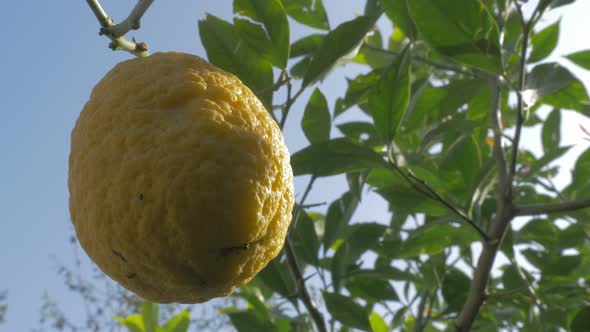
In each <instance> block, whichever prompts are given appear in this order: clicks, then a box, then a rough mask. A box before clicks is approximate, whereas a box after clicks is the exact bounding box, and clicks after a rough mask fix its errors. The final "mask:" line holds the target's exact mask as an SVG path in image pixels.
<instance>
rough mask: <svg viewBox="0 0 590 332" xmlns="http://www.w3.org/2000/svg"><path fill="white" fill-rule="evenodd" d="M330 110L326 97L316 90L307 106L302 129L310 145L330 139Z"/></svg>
mask: <svg viewBox="0 0 590 332" xmlns="http://www.w3.org/2000/svg"><path fill="white" fill-rule="evenodd" d="M330 122H331V119H330V110H329V109H328V101H327V100H326V97H325V96H324V94H323V93H322V91H320V89H319V88H316V89H315V90H314V91H313V94H312V95H311V97H310V98H309V101H308V102H307V106H305V111H304V112H303V119H302V120H301V129H302V130H303V133H304V134H305V137H307V139H308V140H309V142H310V143H312V144H315V143H320V142H324V141H327V140H329V139H330V127H331V123H330Z"/></svg>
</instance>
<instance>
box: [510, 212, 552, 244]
mask: <svg viewBox="0 0 590 332" xmlns="http://www.w3.org/2000/svg"><path fill="white" fill-rule="evenodd" d="M558 234H559V229H558V228H557V226H555V225H554V224H553V222H551V220H549V219H533V220H531V221H529V222H528V223H527V224H526V225H525V226H524V227H523V228H521V229H520V230H519V231H518V232H515V236H514V239H515V241H516V242H518V243H527V242H529V243H532V242H536V243H538V244H540V245H542V246H544V247H545V248H546V249H548V250H551V248H553V246H554V245H555V241H556V240H557V236H558Z"/></svg>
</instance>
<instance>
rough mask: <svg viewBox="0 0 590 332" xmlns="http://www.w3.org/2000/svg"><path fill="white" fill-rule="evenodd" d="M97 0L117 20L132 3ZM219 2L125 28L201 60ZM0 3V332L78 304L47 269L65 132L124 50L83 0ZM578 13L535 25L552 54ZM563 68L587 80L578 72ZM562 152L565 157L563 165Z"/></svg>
mask: <svg viewBox="0 0 590 332" xmlns="http://www.w3.org/2000/svg"><path fill="white" fill-rule="evenodd" d="M324 2H325V5H326V7H327V8H328V14H329V18H330V23H331V25H332V26H333V27H334V26H336V25H337V24H338V23H339V22H342V21H344V20H348V19H351V18H353V17H354V15H355V14H357V13H360V12H362V9H363V6H364V1H361V0H355V1H353V0H345V1H343V0H325V1H324ZM102 3H103V6H104V7H105V9H106V10H107V12H108V13H109V14H111V15H112V16H113V17H114V18H115V19H116V20H117V21H118V20H120V19H121V18H123V17H124V16H126V15H127V13H128V11H129V10H130V8H131V7H132V6H133V5H134V4H135V1H132V0H128V1H121V0H118V1H114V0H109V1H107V0H104V1H102ZM231 3H232V2H231V1H230V0H218V1H189V0H176V1H156V2H155V4H154V5H153V6H152V7H151V8H150V10H149V11H148V13H147V15H146V16H145V18H144V20H143V21H142V28H141V30H140V31H138V32H135V33H132V34H131V35H132V36H135V37H137V39H138V40H140V41H146V42H147V43H148V45H149V47H150V50H151V51H152V52H155V51H166V50H178V51H185V52H190V53H194V54H197V55H200V56H203V57H206V54H205V52H204V50H203V48H202V46H201V44H200V41H199V39H198V31H197V20H198V19H200V18H202V17H204V15H205V13H206V12H209V13H213V14H215V15H217V16H221V17H223V18H226V19H228V18H230V17H231ZM0 10H1V11H0V12H2V13H3V14H4V15H3V16H4V17H3V18H2V20H1V21H0V37H1V40H2V46H1V48H2V52H0V75H2V76H1V78H0V101H1V109H0V112H1V114H2V120H1V121H0V152H1V153H2V161H1V162H0V291H2V290H8V304H9V309H8V313H7V322H6V323H5V324H4V325H0V331H25V330H29V329H30V328H33V327H36V326H37V320H38V318H39V315H38V312H39V307H40V305H41V296H42V294H43V292H44V291H48V292H49V293H50V295H52V296H53V297H54V298H56V299H57V300H58V301H59V302H60V304H61V305H62V307H63V308H64V309H65V310H66V311H68V312H72V313H76V312H79V309H78V306H79V304H80V303H79V302H78V301H77V300H76V297H74V296H72V294H71V293H70V292H68V290H67V289H66V287H65V286H64V284H63V280H62V279H61V278H60V277H59V276H58V275H57V273H56V266H57V265H56V262H55V260H54V259H53V258H52V257H56V258H57V259H58V260H59V261H61V262H64V263H66V264H69V263H71V262H72V259H73V258H72V251H71V247H70V245H69V242H68V241H69V237H70V236H71V235H72V227H71V226H70V221H69V212H68V192H67V170H68V153H69V140H70V132H71V129H72V127H73V126H74V123H75V120H76V118H77V115H78V113H79V112H80V110H81V108H82V107H83V105H84V103H85V102H86V99H87V98H88V96H89V93H90V90H91V89H92V87H93V86H94V84H95V83H96V82H97V81H98V80H99V79H100V78H101V77H102V76H103V75H104V74H105V73H106V72H107V71H108V70H109V69H110V68H112V66H113V65H114V64H115V63H117V62H119V61H121V60H124V59H128V58H129V57H130V55H129V54H127V53H124V52H112V51H110V50H109V49H108V48H107V47H106V46H107V44H108V40H107V39H106V38H103V37H99V36H98V35H97V32H98V23H97V21H96V19H95V18H94V16H93V15H92V12H91V11H90V9H89V8H88V7H87V4H86V2H85V1H65V2H62V1H38V0H37V1H33V0H21V1H3V2H2V3H1V4H0ZM588 13H590V2H589V1H582V0H579V1H578V2H577V3H576V4H574V5H572V6H569V7H567V8H566V9H565V10H561V11H559V12H558V13H556V14H554V15H551V16H549V17H548V18H547V19H546V21H545V22H544V23H543V24H548V23H552V22H554V21H555V20H556V19H558V18H559V16H560V15H561V16H562V25H561V39H560V45H559V49H558V51H557V52H555V53H556V54H567V53H570V52H573V51H575V50H581V49H590V40H589V39H588V37H587V34H586V33H584V31H586V32H587V31H589V29H590V27H589V25H590V22H588V21H587V15H588ZM384 27H386V28H388V27H387V25H384ZM310 31H311V30H309V29H306V28H303V27H301V26H299V25H294V26H293V27H292V36H293V38H294V39H297V38H298V37H300V36H302V35H303V34H306V33H309V32H310ZM553 58H554V59H558V57H555V56H553ZM568 67H570V68H572V70H575V72H576V74H578V75H579V76H580V77H581V78H582V79H583V80H584V82H585V84H586V86H587V87H588V86H590V73H588V72H581V71H580V70H579V69H577V68H575V67H573V66H568ZM358 70H359V67H358V66H354V65H349V66H347V67H345V69H344V70H339V71H338V72H336V73H335V74H334V75H332V76H330V77H329V78H328V79H327V80H326V81H325V82H324V83H323V84H322V86H321V87H322V89H323V91H324V92H325V94H326V96H327V97H328V99H329V100H330V105H333V100H334V98H335V97H337V96H339V95H340V94H341V93H342V91H343V89H344V86H345V85H344V80H343V78H344V77H351V76H353V75H354V74H355V73H357V72H358ZM307 95H308V94H306V95H304V96H303V97H302V98H301V101H300V102H299V103H297V104H295V107H294V109H293V110H294V111H293V112H292V117H291V118H290V119H289V125H288V126H287V129H286V132H285V133H286V139H287V144H288V146H289V148H290V150H291V151H292V152H294V151H297V150H299V149H300V148H301V147H303V146H304V145H306V144H307V142H306V140H305V138H304V137H303V136H302V134H301V133H300V130H299V129H298V126H299V123H300V115H301V113H302V108H303V106H304V105H305V104H304V102H305V101H306V100H307V97H306V96H307ZM578 123H581V124H583V125H585V126H586V127H587V128H590V122H589V121H588V119H584V118H580V117H570V116H568V117H567V118H566V119H564V120H563V124H564V126H565V125H568V124H569V125H572V126H573V127H572V128H573V130H566V133H565V137H564V140H565V142H564V143H565V144H567V143H568V142H569V143H576V144H577V145H578V148H577V149H576V151H577V153H579V151H581V150H582V149H583V148H585V147H587V144H586V145H584V143H582V139H581V137H582V135H581V132H579V131H578V130H577V124H578ZM526 138H527V139H526V140H525V144H531V145H534V144H537V143H535V141H536V140H537V139H538V133H535V132H534V131H533V132H531V133H529V135H528V136H526ZM528 138H530V139H528ZM574 155H575V152H574V154H571V155H570V158H569V159H570V162H571V158H573V156H574ZM565 165H567V163H565ZM566 178H567V174H565V175H564V177H563V179H566ZM303 180H304V179H298V180H297V181H296V191H297V192H300V191H302V190H303V186H304V185H305V182H304V181H303ZM315 188H316V190H314V191H313V192H312V194H311V196H310V199H309V202H310V203H311V202H324V201H326V197H328V198H334V197H336V196H338V195H339V194H340V193H341V192H343V191H344V188H345V187H344V185H343V182H342V181H341V180H340V179H337V178H330V179H326V180H322V181H321V182H319V183H318V184H317V185H316V186H315ZM363 203H364V204H363V206H362V208H361V210H360V211H359V212H358V213H357V215H356V217H355V219H356V220H363V221H368V220H385V218H386V207H385V205H384V204H383V202H382V201H380V200H379V199H377V198H376V196H374V195H372V196H370V199H367V200H365V201H363ZM375 211H378V212H377V213H375Z"/></svg>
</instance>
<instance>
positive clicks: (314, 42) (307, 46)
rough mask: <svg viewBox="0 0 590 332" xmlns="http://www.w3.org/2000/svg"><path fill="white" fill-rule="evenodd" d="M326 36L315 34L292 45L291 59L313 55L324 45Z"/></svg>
mask: <svg viewBox="0 0 590 332" xmlns="http://www.w3.org/2000/svg"><path fill="white" fill-rule="evenodd" d="M324 37H325V35H322V34H313V35H309V36H306V37H303V38H301V39H299V40H297V41H296V42H294V43H293V44H292V45H291V58H296V57H300V56H303V55H308V54H313V53H314V52H315V51H316V50H317V49H318V48H319V47H320V45H321V44H322V40H324Z"/></svg>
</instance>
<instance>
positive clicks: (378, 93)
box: [369, 47, 411, 142]
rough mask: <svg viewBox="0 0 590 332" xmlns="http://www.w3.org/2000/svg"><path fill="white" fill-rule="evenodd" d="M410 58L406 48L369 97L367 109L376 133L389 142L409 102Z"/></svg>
mask: <svg viewBox="0 0 590 332" xmlns="http://www.w3.org/2000/svg"><path fill="white" fill-rule="evenodd" d="M410 57H411V50H410V48H409V47H408V48H406V49H405V50H404V52H402V54H401V55H400V56H399V57H398V60H397V61H395V62H394V64H393V65H392V66H391V67H390V68H389V69H387V72H386V73H385V75H384V76H383V78H382V79H381V80H380V82H379V83H378V84H377V87H376V89H374V90H373V92H372V94H371V95H370V96H369V107H370V109H371V115H372V116H373V123H374V124H375V128H376V129H377V132H378V133H379V134H380V136H381V137H382V139H383V140H385V142H390V141H391V140H392V139H393V138H394V137H395V134H396V132H397V130H398V129H399V127H400V125H401V122H402V120H403V119H404V115H405V112H406V109H407V107H408V103H409V101H410V94H411V91H410Z"/></svg>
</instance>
